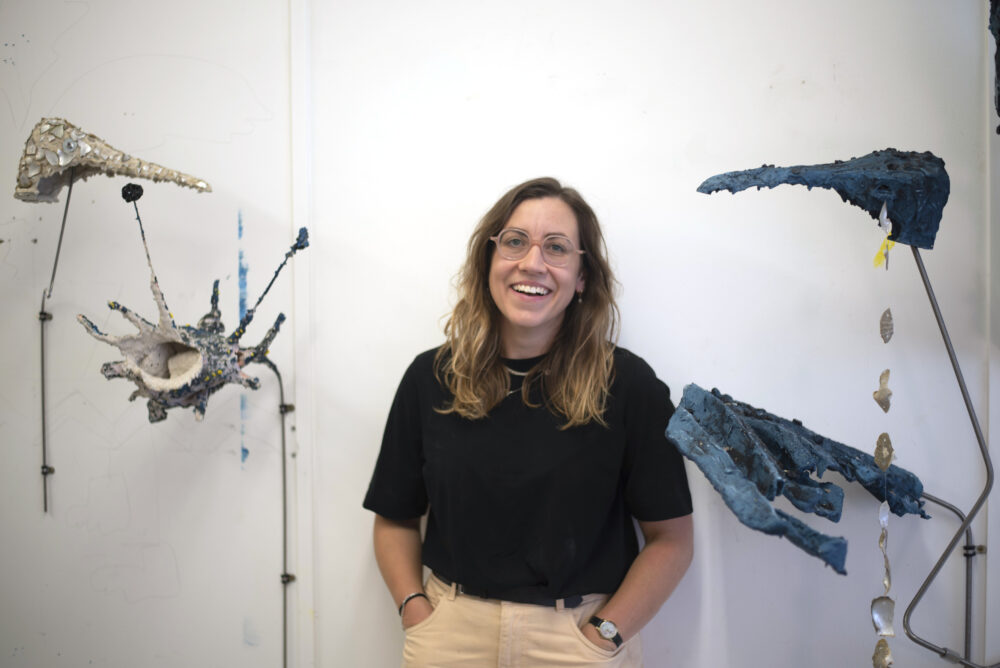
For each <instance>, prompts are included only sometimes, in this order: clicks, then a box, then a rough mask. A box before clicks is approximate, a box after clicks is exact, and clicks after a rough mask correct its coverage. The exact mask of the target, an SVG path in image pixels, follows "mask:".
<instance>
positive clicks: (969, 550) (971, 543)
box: [921, 492, 976, 659]
mask: <svg viewBox="0 0 1000 668" xmlns="http://www.w3.org/2000/svg"><path fill="white" fill-rule="evenodd" d="M921 496H923V497H924V498H925V499H927V500H928V501H930V502H931V503H936V504H937V505H939V506H941V507H942V508H947V509H948V510H950V511H951V512H953V513H955V515H957V516H958V521H959V522H964V521H965V513H963V512H962V511H961V510H959V509H958V507H956V506H954V505H952V504H950V503H948V502H947V501H945V500H944V499H939V498H938V497H936V496H934V495H933V494H928V493H927V492H924V493H923V494H921ZM975 549H976V541H975V540H974V539H973V537H972V529H971V528H970V529H966V530H965V555H964V556H965V652H964V656H965V658H966V659H972V557H974V556H976V553H975Z"/></svg>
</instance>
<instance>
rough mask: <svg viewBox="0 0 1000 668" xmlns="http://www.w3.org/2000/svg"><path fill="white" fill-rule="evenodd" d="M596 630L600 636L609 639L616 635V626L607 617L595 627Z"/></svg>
mask: <svg viewBox="0 0 1000 668" xmlns="http://www.w3.org/2000/svg"><path fill="white" fill-rule="evenodd" d="M597 631H598V632H599V633H600V634H601V637H602V638H605V639H607V640H611V639H612V638H614V637H615V636H616V635H618V627H617V626H615V623H614V622H612V621H609V620H607V619H605V620H604V621H603V622H601V625H600V626H598V627H597Z"/></svg>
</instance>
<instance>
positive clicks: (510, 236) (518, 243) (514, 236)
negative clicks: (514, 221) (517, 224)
mask: <svg viewBox="0 0 1000 668" xmlns="http://www.w3.org/2000/svg"><path fill="white" fill-rule="evenodd" d="M527 243H528V239H527V238H526V237H525V236H524V235H523V234H521V233H520V232H515V231H511V230H507V231H505V232H504V233H503V234H501V235H500V244H501V245H502V246H503V247H504V248H510V249H513V250H516V249H520V248H524V246H525V244H527Z"/></svg>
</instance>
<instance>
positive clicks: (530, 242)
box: [490, 227, 587, 267]
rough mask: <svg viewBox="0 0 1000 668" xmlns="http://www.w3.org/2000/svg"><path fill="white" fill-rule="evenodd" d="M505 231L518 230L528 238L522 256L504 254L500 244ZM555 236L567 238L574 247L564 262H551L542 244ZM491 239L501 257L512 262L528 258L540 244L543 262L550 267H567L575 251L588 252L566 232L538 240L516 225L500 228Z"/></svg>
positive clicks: (577, 252)
mask: <svg viewBox="0 0 1000 668" xmlns="http://www.w3.org/2000/svg"><path fill="white" fill-rule="evenodd" d="M505 232H518V233H520V234H522V235H523V236H524V238H525V239H527V240H528V245H527V247H526V248H525V251H524V254H523V255H521V256H520V257H508V256H507V255H504V251H503V246H501V245H500V237H501V236H502V235H503V234H504V233H505ZM553 237H556V238H559V239H565V240H566V241H567V242H568V244H569V246H570V247H571V248H572V249H573V250H572V251H570V252H569V253H568V254H567V255H566V261H565V262H563V263H562V264H556V263H554V262H550V261H549V257H548V255H547V254H546V253H545V246H543V245H542V244H544V243H545V241H546V240H547V239H551V238H553ZM490 241H492V242H493V244H494V246H496V249H497V253H499V254H500V257H502V258H503V259H505V260H510V261H511V262H517V261H519V260H523V259H524V258H526V257H527V256H528V253H530V252H531V249H532V247H534V246H538V250H539V252H540V253H541V254H542V262H544V263H545V264H547V265H549V266H550V267H565V266H566V265H568V264H569V261H570V259H571V258H572V257H573V254H574V253H576V254H577V255H583V254H585V253H586V252H587V251H585V250H582V249H580V248H576V246H575V245H574V244H573V240H572V239H570V238H569V237H567V236H566V235H565V234H546V235H545V236H544V237H542V238H541V240H537V239H532V238H531V236H530V235H529V234H528V233H527V232H525V231H524V230H522V229H518V228H516V227H508V228H507V229H505V230H500V232H498V233H497V234H495V235H494V236H492V237H490Z"/></svg>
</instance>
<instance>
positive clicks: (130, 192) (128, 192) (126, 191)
mask: <svg viewBox="0 0 1000 668" xmlns="http://www.w3.org/2000/svg"><path fill="white" fill-rule="evenodd" d="M140 197H142V186H140V185H139V184H138V183H126V184H125V185H124V186H122V199H123V200H125V201H126V202H134V201H136V200H137V199H139V198H140Z"/></svg>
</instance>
